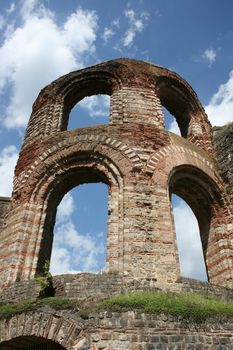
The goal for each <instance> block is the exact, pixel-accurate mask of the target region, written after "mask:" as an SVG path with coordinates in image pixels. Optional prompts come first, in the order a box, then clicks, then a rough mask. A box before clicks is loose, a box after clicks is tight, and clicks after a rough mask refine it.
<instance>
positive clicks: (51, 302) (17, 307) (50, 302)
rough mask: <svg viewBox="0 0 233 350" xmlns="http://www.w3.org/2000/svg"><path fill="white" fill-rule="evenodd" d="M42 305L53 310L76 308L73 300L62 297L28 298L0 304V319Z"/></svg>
mask: <svg viewBox="0 0 233 350" xmlns="http://www.w3.org/2000/svg"><path fill="white" fill-rule="evenodd" d="M43 306H50V307H51V308H52V309H55V310H66V309H74V310H75V309H77V308H78V304H77V302H76V301H75V300H71V299H66V298H62V297H50V298H43V299H38V300H28V301H24V302H22V303H12V304H6V305H1V306H0V319H2V318H7V317H11V316H13V315H15V314H19V313H22V312H27V311H33V310H36V309H38V308H40V307H43Z"/></svg>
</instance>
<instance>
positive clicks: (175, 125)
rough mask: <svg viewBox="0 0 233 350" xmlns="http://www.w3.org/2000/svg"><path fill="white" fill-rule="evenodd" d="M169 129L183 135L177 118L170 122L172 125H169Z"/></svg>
mask: <svg viewBox="0 0 233 350" xmlns="http://www.w3.org/2000/svg"><path fill="white" fill-rule="evenodd" d="M168 131H171V132H173V133H174V134H176V135H179V136H180V135H181V133H180V128H179V126H178V124H177V122H176V120H175V119H174V120H173V121H172V122H171V123H170V125H169V127H168Z"/></svg>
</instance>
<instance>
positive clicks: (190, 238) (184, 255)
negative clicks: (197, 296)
mask: <svg viewBox="0 0 233 350" xmlns="http://www.w3.org/2000/svg"><path fill="white" fill-rule="evenodd" d="M171 201H172V206H173V216H174V223H175V230H176V240H177V246H178V253H179V261H180V270H181V275H182V276H183V277H189V278H195V279H197V280H202V281H207V280H208V276H207V272H206V264H205V259H204V255H203V249H202V243H201V238H200V230H199V226H198V221H197V218H196V216H195V214H194V213H193V211H192V209H191V208H190V207H189V205H188V204H187V203H186V202H185V201H184V200H183V199H182V198H181V197H179V196H177V195H174V194H173V195H172V196H171Z"/></svg>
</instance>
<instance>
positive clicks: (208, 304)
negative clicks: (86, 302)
mask: <svg viewBox="0 0 233 350" xmlns="http://www.w3.org/2000/svg"><path fill="white" fill-rule="evenodd" d="M98 308H100V309H106V308H107V309H110V310H112V311H126V310H140V311H142V312H146V313H165V314H168V315H173V316H177V317H181V318H183V319H192V320H194V321H197V322H202V321H204V320H206V319H207V318H210V317H223V316H227V317H233V302H229V301H225V300H222V299H217V298H214V297H209V296H208V297H207V296H204V295H200V294H192V293H186V294H185V293H181V294H175V293H164V292H140V293H131V294H122V295H119V296H116V297H113V298H111V299H108V300H105V301H103V302H102V303H101V304H99V306H98Z"/></svg>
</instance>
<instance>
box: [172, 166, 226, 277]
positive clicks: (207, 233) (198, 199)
mask: <svg viewBox="0 0 233 350" xmlns="http://www.w3.org/2000/svg"><path fill="white" fill-rule="evenodd" d="M169 191H170V196H171V195H172V194H175V195H177V196H179V197H180V198H182V199H183V200H184V201H185V202H186V203H187V204H188V205H189V207H190V208H191V209H192V211H193V213H194V215H195V217H196V219H197V223H198V228H199V232H200V240H201V245H202V251H203V256H204V261H205V264H206V267H207V275H208V278H209V276H210V272H211V269H212V266H213V260H212V259H213V257H214V255H213V252H214V249H215V248H214V247H215V243H216V238H215V234H216V233H215V232H216V228H217V227H220V225H221V223H220V222H219V219H220V218H221V210H222V209H221V207H222V205H223V203H222V202H221V197H220V194H219V191H218V188H217V186H216V184H215V183H214V181H213V180H212V179H211V178H209V176H208V175H207V174H205V173H204V172H203V171H201V170H200V169H198V168H196V167H194V166H188V165H182V166H178V167H176V168H174V169H173V170H172V172H171V174H170V181H169ZM181 206H182V205H181ZM184 215H185V214H184ZM184 225H185V228H186V224H185V222H184ZM187 250H189V246H188V247H187ZM194 263H195V262H194Z"/></svg>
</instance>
